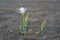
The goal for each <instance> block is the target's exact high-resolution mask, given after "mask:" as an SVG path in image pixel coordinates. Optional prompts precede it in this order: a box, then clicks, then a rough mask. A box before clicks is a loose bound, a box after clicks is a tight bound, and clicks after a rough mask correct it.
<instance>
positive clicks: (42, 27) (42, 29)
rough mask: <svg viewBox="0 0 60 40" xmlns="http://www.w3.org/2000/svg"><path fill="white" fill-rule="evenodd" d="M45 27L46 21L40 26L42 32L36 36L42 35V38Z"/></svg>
mask: <svg viewBox="0 0 60 40" xmlns="http://www.w3.org/2000/svg"><path fill="white" fill-rule="evenodd" d="M45 25H46V19H45V20H43V22H42V24H41V26H40V30H39V32H36V35H40V36H41V35H42V32H43V31H44V28H45Z"/></svg>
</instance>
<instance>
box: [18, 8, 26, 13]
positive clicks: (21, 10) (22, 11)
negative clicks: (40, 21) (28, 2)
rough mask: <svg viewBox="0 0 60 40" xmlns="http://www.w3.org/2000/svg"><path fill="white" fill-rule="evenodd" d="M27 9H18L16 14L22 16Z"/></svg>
mask: <svg viewBox="0 0 60 40" xmlns="http://www.w3.org/2000/svg"><path fill="white" fill-rule="evenodd" d="M26 10H27V8H24V7H21V8H19V9H18V13H21V14H24V13H25V12H26Z"/></svg>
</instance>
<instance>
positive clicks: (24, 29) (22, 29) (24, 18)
mask: <svg viewBox="0 0 60 40" xmlns="http://www.w3.org/2000/svg"><path fill="white" fill-rule="evenodd" d="M28 22H29V17H28V14H26V15H22V23H21V25H20V32H21V33H22V34H27V32H28Z"/></svg>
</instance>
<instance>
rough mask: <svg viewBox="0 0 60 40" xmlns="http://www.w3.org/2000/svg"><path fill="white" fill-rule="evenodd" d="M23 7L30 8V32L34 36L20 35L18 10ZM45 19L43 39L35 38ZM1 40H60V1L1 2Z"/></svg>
mask: <svg viewBox="0 0 60 40" xmlns="http://www.w3.org/2000/svg"><path fill="white" fill-rule="evenodd" d="M21 6H23V7H26V8H28V11H27V13H29V21H30V23H29V32H32V33H33V34H27V35H26V36H23V35H20V34H19V25H20V22H21V21H20V14H18V13H17V12H16V9H18V8H20V7H21ZM44 19H47V21H46V27H45V30H44V32H43V34H42V37H40V36H35V35H34V33H35V32H36V31H39V28H40V25H41V23H42V21H43V20H44ZM31 30H32V31H31ZM0 40H60V0H0Z"/></svg>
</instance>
